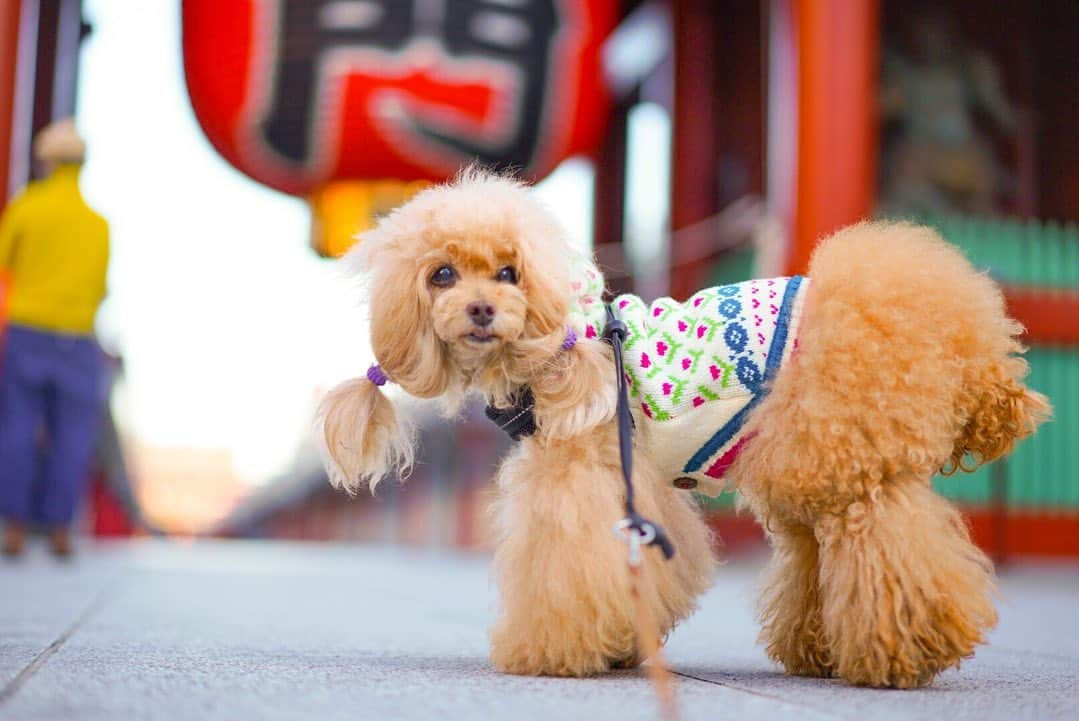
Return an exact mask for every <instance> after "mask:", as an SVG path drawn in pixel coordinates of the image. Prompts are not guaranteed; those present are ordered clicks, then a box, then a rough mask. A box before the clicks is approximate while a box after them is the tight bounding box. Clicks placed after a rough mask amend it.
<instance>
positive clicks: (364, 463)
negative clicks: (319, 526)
mask: <svg viewBox="0 0 1079 721" xmlns="http://www.w3.org/2000/svg"><path fill="white" fill-rule="evenodd" d="M316 428H317V437H318V438H319V439H321V441H322V444H323V447H322V451H323V453H322V457H323V461H324V463H325V466H326V473H327V474H328V475H329V477H330V483H331V484H333V486H334V487H335V488H343V489H345V490H346V491H348V492H349V493H355V492H356V491H358V490H359V489H360V488H361V487H362V486H364V485H367V486H369V487H370V488H371V490H372V492H373V491H374V489H375V486H377V485H378V482H379V481H380V480H381V479H382V478H383V476H386V475H389V474H391V473H396V474H397V475H399V476H405V475H407V474H408V471H409V469H410V468H411V467H412V458H413V445H414V443H413V431H412V428H411V427H410V426H409V425H408V424H406V423H404V422H402V420H401V418H400V417H399V415H398V413H397V410H396V409H395V408H394V407H393V403H392V402H391V401H390V399H389V398H387V397H386V396H385V395H383V394H382V391H381V390H380V389H379V388H378V386H376V385H375V384H374V383H372V382H371V381H370V380H369V379H367V378H353V379H352V380H348V381H345V382H344V383H342V384H341V385H339V386H337V387H336V388H334V389H333V390H332V391H330V392H329V393H327V394H326V397H325V398H324V399H323V400H322V404H321V406H319V410H318V418H317V421H316Z"/></svg>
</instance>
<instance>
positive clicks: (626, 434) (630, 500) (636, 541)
mask: <svg viewBox="0 0 1079 721" xmlns="http://www.w3.org/2000/svg"><path fill="white" fill-rule="evenodd" d="M605 307H606V309H607V324H606V325H605V326H604V327H603V335H602V337H603V340H605V341H607V342H608V343H610V344H611V347H612V348H613V349H614V370H615V374H616V376H617V381H618V407H617V410H616V415H617V416H618V455H619V457H620V458H621V461H622V478H623V480H624V481H625V483H626V517H625V518H623V519H622V520H621V521H619V522H618V523H617V524H616V525H615V532H616V533H617V534H618V535H620V536H622V535H624V536H625V537H626V539H627V541H628V542H629V544H630V556H631V558H633V559H635V562H638V563H639V560H640V559H639V554H640V547H641V546H651V545H653V544H655V545H657V546H659V548H660V550H661V551H663V556H664V557H665V558H667V559H670V558H672V557H674V544H673V543H671V541H670V539H669V538H667V534H666V533H665V532H664V531H663V528H662V527H660V525H659V524H657V523H653V522H652V521H649V520H648V519H647V518H644V517H643V516H641V514H639V513H637V506H636V504H635V500H636V499H635V495H634V492H633V414H632V413H630V410H629V390H628V388H627V386H626V369H625V365H624V362H623V360H622V344H623V343H625V340H626V336H627V335H628V334H629V330H628V329H627V328H626V324H625V323H624V322H622V321H621V320H619V319H618V318H617V317H615V314H614V310H613V309H612V308H611V305H610V303H607V304H606V305H605ZM576 342H577V335H576V333H573V332H572V330H570V331H569V335H567V339H566V342H565V343H564V344H563V346H562V347H563V350H567V351H568V350H569V349H570V348H572V347H573V345H574V344H575V343H576ZM535 405H536V402H535V399H534V398H533V396H532V389H530V388H528V387H525V388H522V389H520V390H519V391H518V392H517V394H516V395H515V396H514V398H513V405H511V406H510V407H509V408H498V407H496V406H493V405H488V406H487V408H486V409H485V410H484V413H485V414H486V415H487V417H488V418H490V419H491V420H492V421H494V422H495V424H496V425H497V426H498V427H499V428H501V429H502V430H503V431H505V432H506V433H507V434H509V437H510V438H512V439H513V440H515V441H519V440H521V439H522V438H525V437H527V436H530V435H532V434H533V433H535V432H536V415H535Z"/></svg>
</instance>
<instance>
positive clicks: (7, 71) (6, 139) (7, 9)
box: [0, 0, 22, 208]
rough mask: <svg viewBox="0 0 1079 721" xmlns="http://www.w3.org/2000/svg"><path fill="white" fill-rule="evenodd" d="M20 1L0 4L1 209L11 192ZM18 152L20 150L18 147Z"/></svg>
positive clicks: (13, 0) (12, 0) (14, 0)
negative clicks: (10, 175)
mask: <svg viewBox="0 0 1079 721" xmlns="http://www.w3.org/2000/svg"><path fill="white" fill-rule="evenodd" d="M21 11H22V2H21V0H5V2H3V3H0V208H3V206H4V205H5V204H6V203H7V199H8V197H9V196H10V195H11V193H12V190H14V189H13V188H12V187H11V178H10V177H9V174H10V169H11V154H12V131H13V129H14V125H15V88H16V79H17V70H18V59H19V17H20V14H21ZM15 152H19V151H18V150H17V149H16V151H15Z"/></svg>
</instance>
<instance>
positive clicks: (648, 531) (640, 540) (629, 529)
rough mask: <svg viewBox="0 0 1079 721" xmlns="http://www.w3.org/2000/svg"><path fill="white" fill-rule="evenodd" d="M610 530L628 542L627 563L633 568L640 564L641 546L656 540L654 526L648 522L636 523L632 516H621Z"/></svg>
mask: <svg viewBox="0 0 1079 721" xmlns="http://www.w3.org/2000/svg"><path fill="white" fill-rule="evenodd" d="M611 530H613V531H614V535H616V536H618V537H619V538H622V539H625V541H626V543H627V544H629V565H630V566H632V567H634V568H636V567H638V566H640V565H641V546H648V545H650V544H651V543H652V542H653V541H655V540H656V527H655V526H653V525H652V524H651V523H648V522H645V523H638V522H636V521H634V520H633V519H632V518H623V519H622V520H621V521H619V522H618V523H616V524H614V528H613V529H611Z"/></svg>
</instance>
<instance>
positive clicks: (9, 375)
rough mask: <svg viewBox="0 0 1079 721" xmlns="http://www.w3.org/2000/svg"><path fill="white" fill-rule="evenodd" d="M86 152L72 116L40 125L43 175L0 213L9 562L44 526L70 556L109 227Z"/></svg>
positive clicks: (0, 474) (0, 481)
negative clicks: (88, 181) (5, 288)
mask: <svg viewBox="0 0 1079 721" xmlns="http://www.w3.org/2000/svg"><path fill="white" fill-rule="evenodd" d="M85 150H86V148H85V143H84V142H83V140H82V138H81V137H79V134H78V132H77V131H76V129H75V124H74V122H73V121H72V120H70V119H67V120H61V121H58V122H56V123H53V124H52V125H49V126H48V127H46V128H45V129H43V130H42V131H41V132H40V133H39V134H38V135H37V137H36V138H35V139H34V146H33V152H34V157H35V159H36V160H37V161H38V163H39V164H40V167H41V170H42V172H43V175H44V176H45V178H44V179H43V180H39V181H36V182H32V183H30V184H29V185H28V186H27V188H26V189H25V190H24V191H23V192H22V193H21V194H19V195H18V196H17V197H16V198H14V199H13V200H12V201H11V203H10V204H9V205H8V206H7V208H6V209H5V211H4V214H3V216H2V218H0V272H2V273H6V274H7V275H8V276H9V278H10V296H9V298H8V299H7V301H8V302H7V306H8V326H7V329H6V332H5V333H4V339H3V356H2V360H0V516H2V517H3V519H4V521H5V524H4V536H3V542H2V546H3V548H2V550H3V553H4V554H5V555H8V556H16V555H18V554H19V553H20V552H21V551H22V548H23V545H24V540H25V534H26V529H27V526H28V525H29V524H30V523H31V522H39V523H41V524H42V525H43V526H44V528H45V529H47V531H48V534H49V541H50V546H51V548H52V551H53V553H54V554H56V555H57V556H59V557H67V556H69V555H71V552H72V543H71V532H70V526H71V523H72V520H73V519H74V516H75V511H76V509H77V508H78V504H79V501H80V497H81V495H82V489H83V488H84V487H85V483H86V478H87V474H88V472H89V467H90V460H91V457H92V455H93V452H94V447H95V443H96V442H97V439H98V436H99V424H100V421H101V415H102V411H103V409H104V392H103V391H104V378H103V375H104V374H103V358H102V354H101V350H100V348H99V347H98V345H97V342H96V341H95V339H94V316H95V315H96V313H97V308H98V305H100V303H101V300H102V298H103V297H104V295H105V273H106V269H107V266H108V260H109V230H108V224H107V223H106V222H105V220H104V219H103V218H102V217H101V216H100V215H98V214H97V213H96V212H94V211H93V210H92V209H91V208H90V207H89V206H88V205H87V204H86V202H85V200H83V197H82V193H81V192H80V190H79V171H80V169H81V167H82V163H83V159H84V157H85ZM42 430H44V432H45V434H44V435H45V437H44V446H42V444H41V441H42V435H41V432H42ZM42 452H44V458H43V461H44V464H43V474H42V479H41V480H42V487H41V489H40V493H39V494H35V493H34V489H33V486H34V481H35V476H36V475H37V474H36V473H35V467H36V466H37V463H38V458H39V456H40V454H41V453H42ZM36 496H37V497H36ZM35 506H36V507H35Z"/></svg>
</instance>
